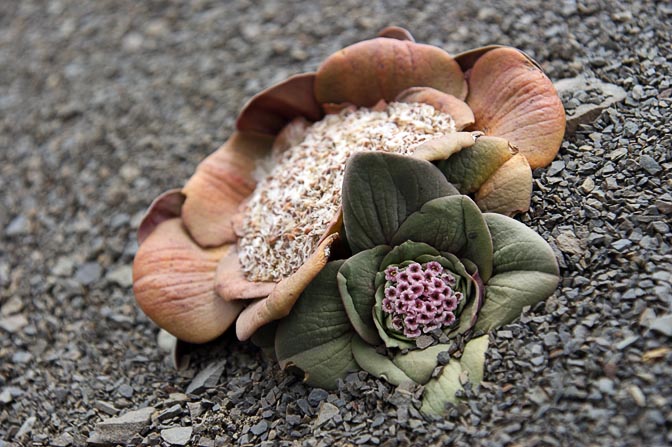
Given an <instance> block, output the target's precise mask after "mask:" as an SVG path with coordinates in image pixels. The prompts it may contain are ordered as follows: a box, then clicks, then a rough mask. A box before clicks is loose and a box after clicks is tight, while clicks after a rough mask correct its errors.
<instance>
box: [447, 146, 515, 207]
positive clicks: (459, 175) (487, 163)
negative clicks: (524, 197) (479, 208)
mask: <svg viewBox="0 0 672 447" xmlns="http://www.w3.org/2000/svg"><path fill="white" fill-rule="evenodd" d="M513 154H514V151H513V150H512V149H511V147H510V146H509V142H508V141H507V140H505V139H504V138H499V137H489V136H481V137H478V139H477V140H476V143H475V144H474V145H473V146H471V147H467V148H464V149H462V150H461V151H460V152H458V153H456V154H454V155H452V156H451V157H450V158H448V159H447V160H442V161H440V162H438V163H437V164H436V166H437V167H438V168H439V169H440V170H441V172H443V174H444V175H445V176H446V178H447V179H448V181H449V182H450V183H452V184H453V185H454V186H455V187H456V188H457V189H458V190H459V191H460V193H462V194H471V193H473V192H476V191H478V189H479V188H480V187H481V185H482V184H483V183H485V181H486V180H487V179H488V178H490V176H491V175H492V174H494V173H495V171H496V170H497V169H499V167H500V166H502V165H503V164H504V163H506V161H507V160H509V159H510V158H511V157H512V156H513Z"/></svg>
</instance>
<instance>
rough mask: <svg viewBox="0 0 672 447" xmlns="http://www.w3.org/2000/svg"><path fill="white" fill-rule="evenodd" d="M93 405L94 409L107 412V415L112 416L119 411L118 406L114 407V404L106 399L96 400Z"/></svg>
mask: <svg viewBox="0 0 672 447" xmlns="http://www.w3.org/2000/svg"><path fill="white" fill-rule="evenodd" d="M93 406H94V407H96V409H98V410H100V411H102V412H103V413H105V414H107V415H109V416H114V415H116V414H117V413H119V409H118V408H116V407H115V406H114V405H112V404H111V403H109V402H106V401H104V400H97V401H96V402H95V403H94V404H93Z"/></svg>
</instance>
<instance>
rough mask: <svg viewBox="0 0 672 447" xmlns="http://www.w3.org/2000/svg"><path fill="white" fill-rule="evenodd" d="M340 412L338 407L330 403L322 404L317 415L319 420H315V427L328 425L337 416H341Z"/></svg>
mask: <svg viewBox="0 0 672 447" xmlns="http://www.w3.org/2000/svg"><path fill="white" fill-rule="evenodd" d="M339 412H340V410H339V409H338V407H337V406H336V405H334V404H332V403H329V402H322V404H321V405H320V409H319V411H318V413H317V419H316V420H315V425H316V426H317V427H320V426H322V425H324V424H326V423H327V422H328V421H330V420H331V419H332V418H334V417H335V416H336V415H337V414H339Z"/></svg>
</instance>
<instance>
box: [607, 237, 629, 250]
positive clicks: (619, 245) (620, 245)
mask: <svg viewBox="0 0 672 447" xmlns="http://www.w3.org/2000/svg"><path fill="white" fill-rule="evenodd" d="M631 245H632V241H630V240H628V239H619V240H617V241H616V242H614V243H613V244H611V246H612V247H614V249H616V250H618V251H622V250H624V249H626V248H628V247H629V246H631Z"/></svg>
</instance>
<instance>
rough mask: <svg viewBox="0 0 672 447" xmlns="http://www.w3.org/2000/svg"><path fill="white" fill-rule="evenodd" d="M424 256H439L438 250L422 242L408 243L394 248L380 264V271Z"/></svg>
mask: <svg viewBox="0 0 672 447" xmlns="http://www.w3.org/2000/svg"><path fill="white" fill-rule="evenodd" d="M423 255H430V256H439V255H440V253H439V251H438V250H437V249H435V248H433V247H430V246H429V245H427V244H425V243H422V242H413V241H406V242H403V243H401V244H400V245H397V246H396V247H393V248H392V250H390V252H389V253H388V254H387V256H385V257H384V258H383V260H382V261H381V262H380V270H381V271H383V270H385V269H386V268H387V267H388V266H390V265H399V264H401V263H402V262H404V261H409V260H416V259H418V258H420V257H421V256H423Z"/></svg>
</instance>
